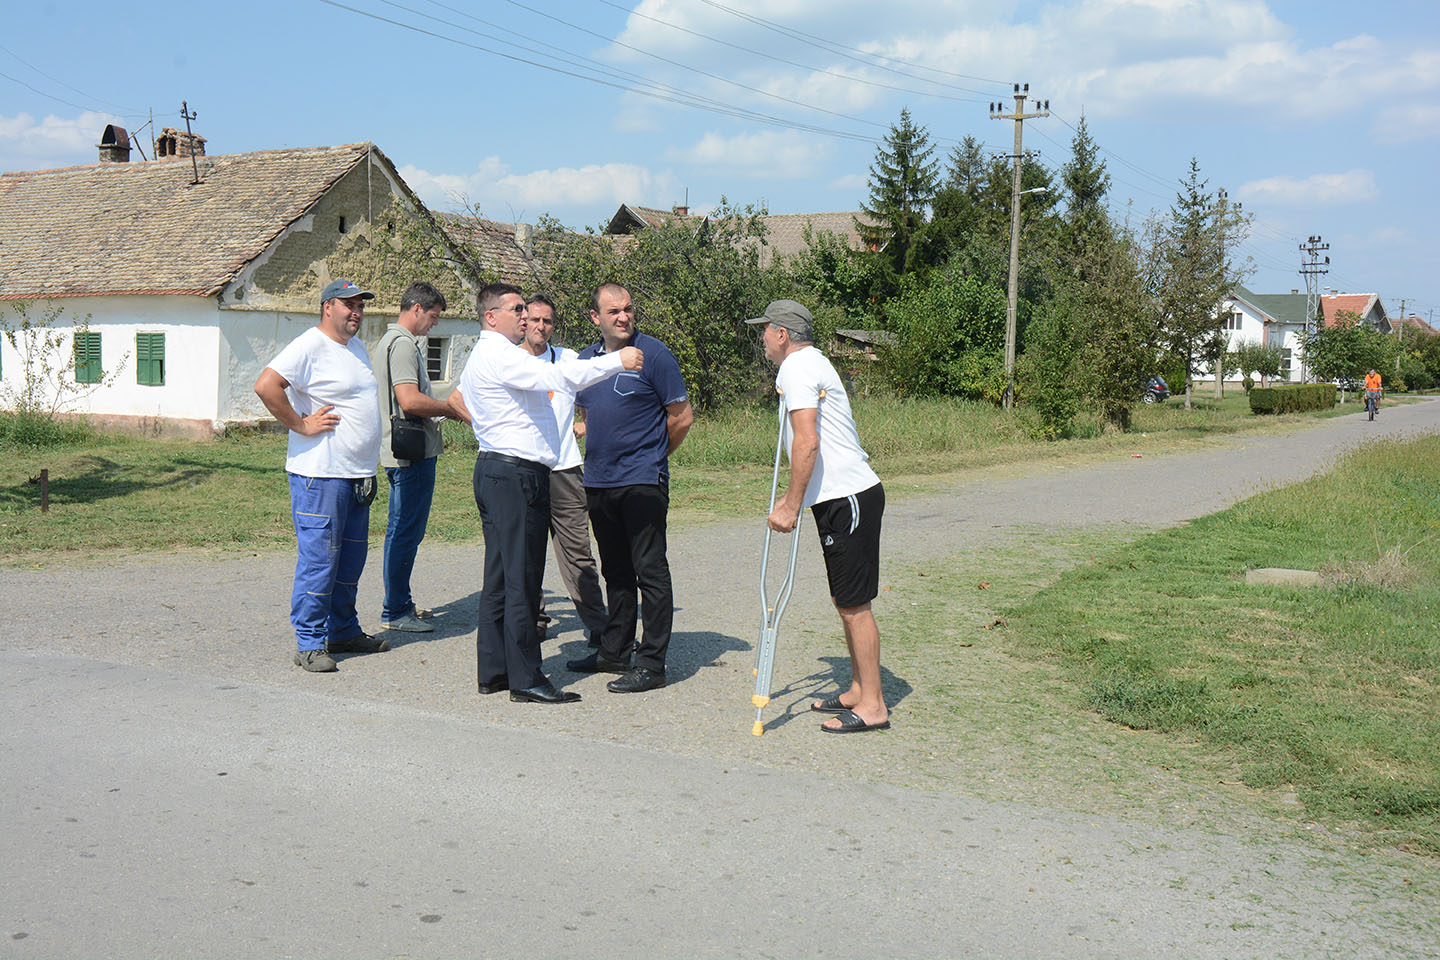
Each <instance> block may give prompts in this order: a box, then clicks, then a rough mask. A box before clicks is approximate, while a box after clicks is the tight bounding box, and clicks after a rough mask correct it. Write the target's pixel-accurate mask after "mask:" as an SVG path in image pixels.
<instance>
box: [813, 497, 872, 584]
mask: <svg viewBox="0 0 1440 960" xmlns="http://www.w3.org/2000/svg"><path fill="white" fill-rule="evenodd" d="M810 512H811V513H813V514H814V515H815V529H816V532H818V533H819V534H820V550H821V552H823V553H824V554H825V574H826V576H827V577H829V579H830V596H831V597H832V598H833V599H834V600H835V605H836V606H838V607H859V606H864V605H865V604H867V603H869V602H870V601H871V600H874V599H875V595H876V594H877V593H879V592H880V518H881V517H882V516H883V515H884V513H885V488H884V487H883V486H882V485H880V484H878V483H877V484H875V486H873V487H871V488H870V489H868V490H862V491H861V492H859V493H857V494H854V495H852V496H849V497H839V498H837V499H834V500H825V501H823V502H821V503H817V504H815V505H814V506H813V507H811V508H810Z"/></svg>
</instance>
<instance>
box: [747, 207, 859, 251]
mask: <svg viewBox="0 0 1440 960" xmlns="http://www.w3.org/2000/svg"><path fill="white" fill-rule="evenodd" d="M857 216H859V214H857V213H853V212H844V213H772V214H770V215H769V216H765V217H761V218H760V220H761V221H762V222H763V223H764V224H765V242H766V244H768V246H767V248H766V250H767V252H766V253H765V254H764V255H763V256H762V259H763V260H764V262H766V263H769V262H770V261H772V260H787V259H789V258H790V257H793V256H795V254H797V253H799V252H800V251H802V250H804V249H805V228H806V227H807V226H808V227H809V228H810V232H811V234H812V235H813V234H821V233H833V234H835V235H836V236H838V237H840V239H842V240H844V241H845V243H846V244H847V245H848V246H850V247H851V248H852V249H855V250H859V249H861V248H862V247H863V244H862V243H861V241H860V231H859V230H856V229H855V218H856V217H857Z"/></svg>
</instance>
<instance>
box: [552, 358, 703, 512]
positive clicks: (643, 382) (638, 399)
mask: <svg viewBox="0 0 1440 960" xmlns="http://www.w3.org/2000/svg"><path fill="white" fill-rule="evenodd" d="M628 346H632V347H639V348H640V350H641V351H642V352H643V353H644V354H645V366H644V367H643V368H642V369H641V370H639V371H635V372H632V371H630V370H621V371H620V372H619V373H617V374H616V375H615V376H613V377H611V378H610V379H608V380H602V381H600V382H599V383H597V384H595V385H593V386H589V387H586V388H585V389H584V390H581V391H580V392H579V393H578V394H576V395H575V405H576V406H577V407H584V408H585V486H587V487H626V486H629V485H631V484H635V483H666V482H669V480H670V460H669V455H668V451H669V449H670V434H669V433H668V432H667V431H666V430H665V408H666V407H667V406H669V405H670V404H672V403H679V402H680V401H682V400H685V399H687V394H686V392H685V379H684V378H683V377H682V376H680V364H679V362H678V361H676V359H675V354H673V353H671V352H670V348H669V347H667V346H665V344H663V343H661V342H660V341H659V340H656V339H655V338H654V337H652V336H649V335H647V334H644V333H638V332H637V333H636V334H635V337H634V338H633V339H632V340H631V341H630V343H629V344H628ZM604 355H605V342H604V341H603V340H602V341H601V342H599V343H592V344H591V345H590V346H588V347H586V348H585V349H584V350H581V351H580V357H581V359H582V360H588V359H590V358H591V357H600V356H604Z"/></svg>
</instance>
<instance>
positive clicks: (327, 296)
mask: <svg viewBox="0 0 1440 960" xmlns="http://www.w3.org/2000/svg"><path fill="white" fill-rule="evenodd" d="M336 297H339V298H340V299H342V300H345V299H348V298H350V297H361V298H363V299H366V300H374V299H375V294H373V293H371V292H370V291H369V290H361V289H360V288H359V287H357V286H355V284H353V283H351V282H350V281H349V280H332V281H330V284H329V286H327V287H326V288H325V290H324V292H322V293H321V294H320V302H321V303H324V302H325V301H326V300H334V299H335V298H336Z"/></svg>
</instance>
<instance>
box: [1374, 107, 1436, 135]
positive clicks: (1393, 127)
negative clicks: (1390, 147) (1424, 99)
mask: <svg viewBox="0 0 1440 960" xmlns="http://www.w3.org/2000/svg"><path fill="white" fill-rule="evenodd" d="M1372 130H1373V132H1374V133H1375V135H1376V136H1377V137H1380V138H1382V139H1383V140H1384V141H1385V142H1386V143H1413V142H1415V141H1417V140H1430V139H1433V138H1435V137H1440V103H1433V102H1432V103H1409V104H1404V105H1402V106H1397V107H1386V108H1385V109H1384V110H1381V111H1380V116H1379V117H1377V118H1376V120H1375V126H1374V127H1373V128H1372Z"/></svg>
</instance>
